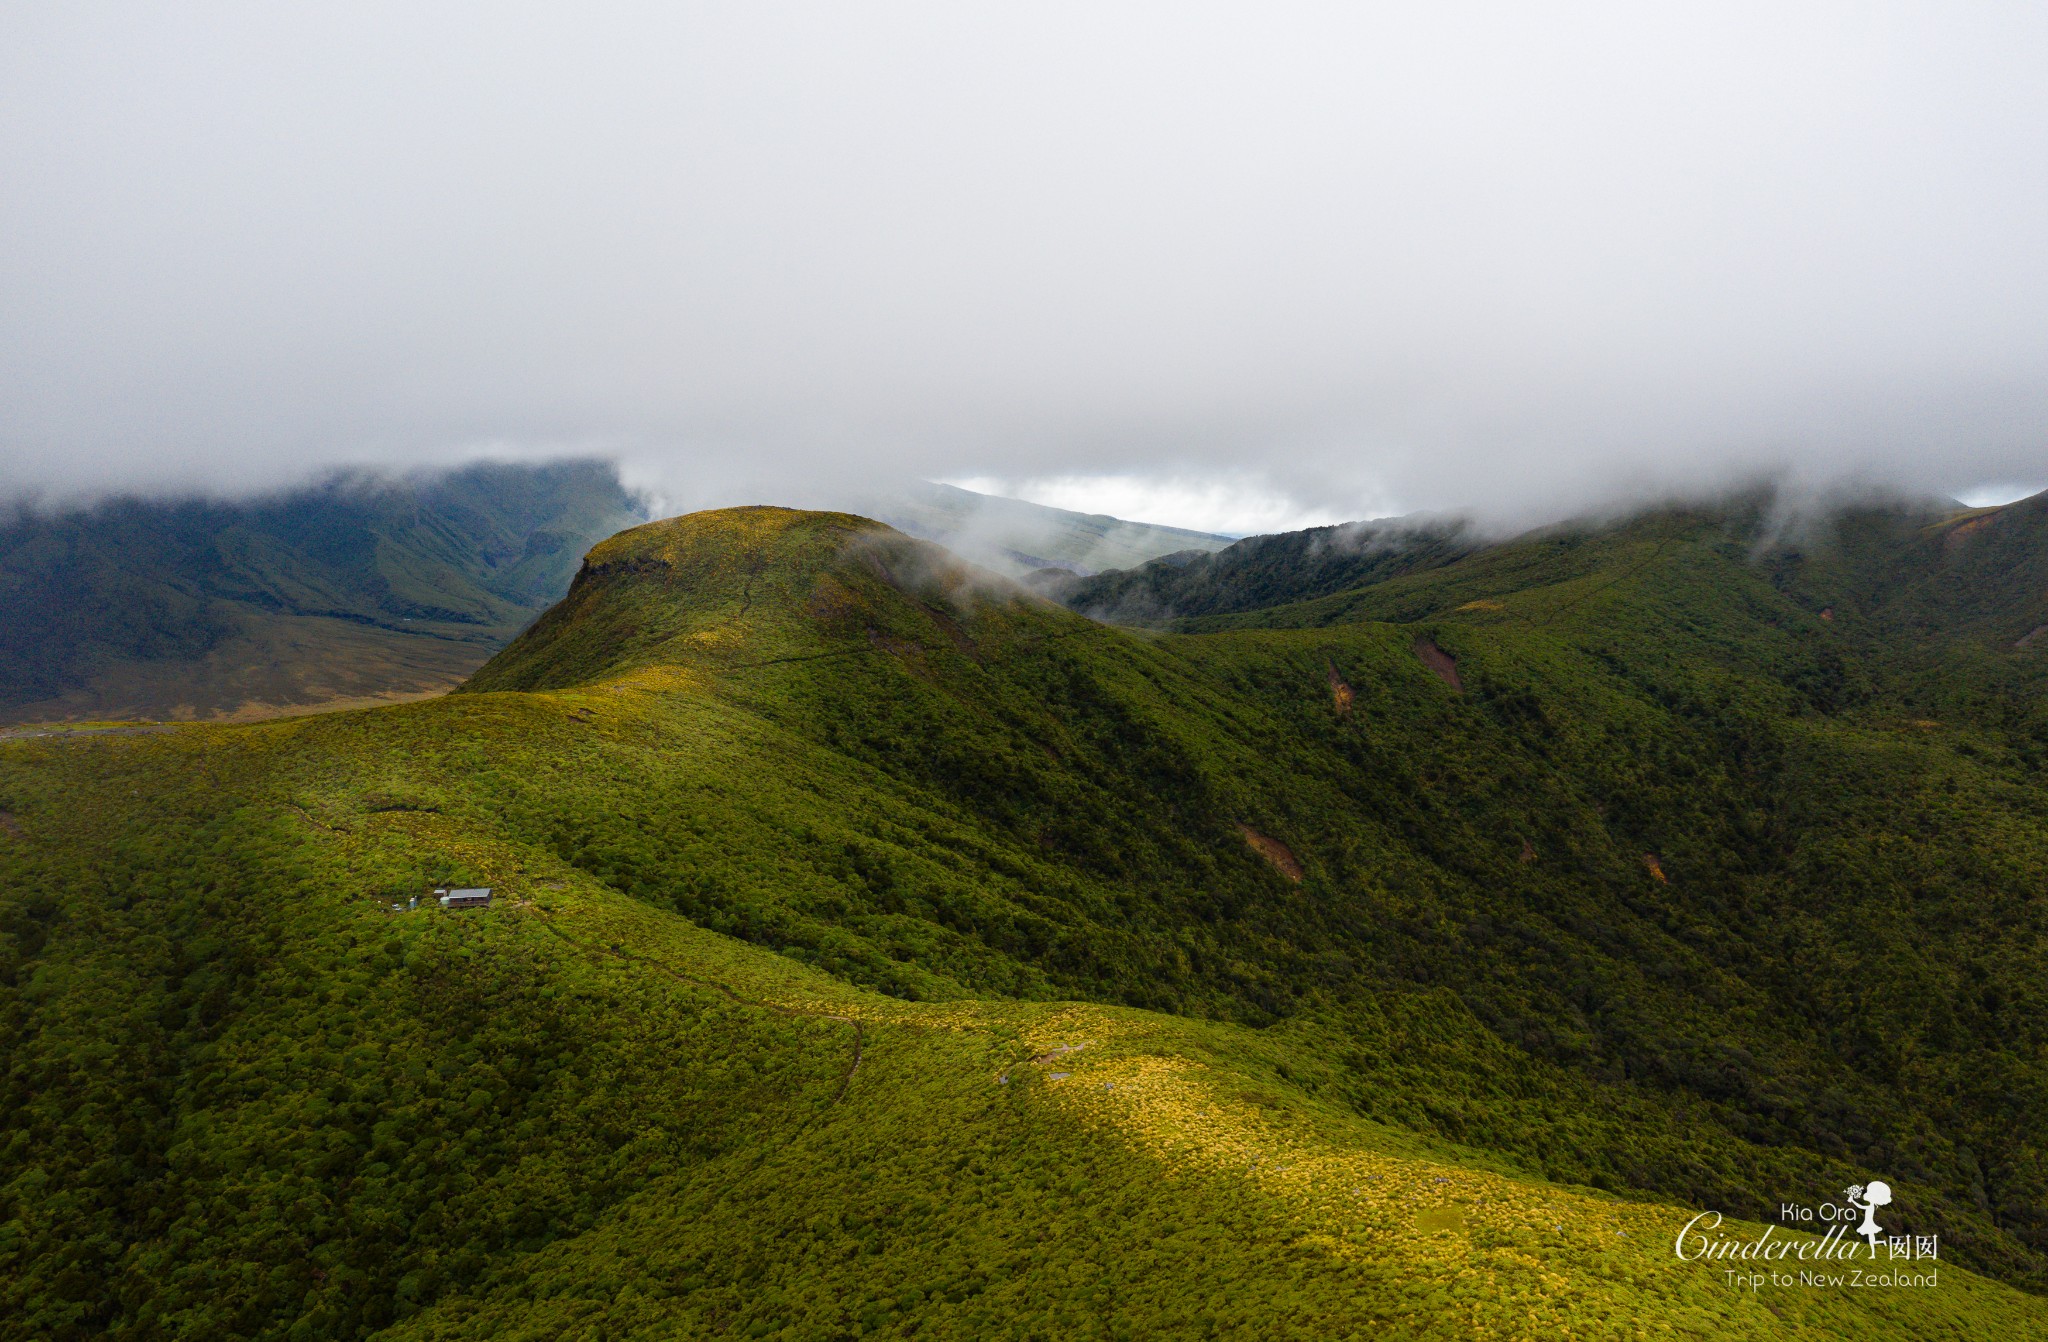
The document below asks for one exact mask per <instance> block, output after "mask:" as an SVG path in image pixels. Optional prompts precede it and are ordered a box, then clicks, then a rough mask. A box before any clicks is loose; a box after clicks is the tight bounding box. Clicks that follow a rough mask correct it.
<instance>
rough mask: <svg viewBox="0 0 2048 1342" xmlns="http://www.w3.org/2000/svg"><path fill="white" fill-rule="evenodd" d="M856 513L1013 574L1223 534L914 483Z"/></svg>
mask: <svg viewBox="0 0 2048 1342" xmlns="http://www.w3.org/2000/svg"><path fill="white" fill-rule="evenodd" d="M858 506H859V508H860V510H861V511H862V513H863V514H865V515H868V516H872V517H875V518H877V519H879V520H880V521H882V522H885V523H887V524H888V525H890V526H892V527H895V528H896V529H897V530H899V531H901V532H903V533H904V534H906V535H910V536H916V537H918V538H919V539H920V540H928V541H933V542H935V543H937V544H939V545H943V546H945V547H946V548H947V549H949V550H952V551H953V552H954V553H956V554H958V555H960V556H961V557H962V558H965V559H968V560H971V561H972V562H974V563H976V564H979V565H981V566H982V567H984V568H987V569H990V570H992V571H994V572H996V573H1001V574H1004V575H1006V576H1009V577H1012V578H1023V577H1028V576H1030V575H1032V574H1034V573H1060V572H1065V573H1072V574H1077V575H1082V576H1086V575H1088V574H1092V573H1095V572H1096V571H1097V570H1100V569H1117V568H1126V567H1130V566H1132V565H1137V564H1143V563H1144V562H1145V561H1147V560H1149V559H1155V558H1157V557H1158V556H1160V555H1167V554H1206V553H1208V552H1210V551H1214V550H1220V549H1223V548H1224V547H1226V546H1228V545H1230V544H1231V543H1232V542H1231V538H1230V537H1228V536H1216V535H1211V534H1210V533H1208V532H1206V531H1188V530H1185V529H1183V528H1181V527H1162V526H1155V525H1153V524H1151V523H1149V522H1127V521H1125V520H1123V519H1122V518H1118V517H1108V516H1105V515H1103V514H1100V513H1076V512H1069V511H1067V510H1066V509H1064V508H1048V507H1046V506H1044V505H1043V504H1037V503H1026V502H1025V501H1024V500H1022V499H1006V498H1001V497H998V496H996V495H992V494H977V493H975V492H974V491H972V490H967V489H960V488H957V487H955V486H953V485H942V484H935V483H929V482H920V483H918V484H914V485H911V486H908V487H906V488H903V489H898V490H895V491H891V492H888V493H878V494H876V495H875V496H873V497H871V498H867V499H864V500H859V501H858Z"/></svg>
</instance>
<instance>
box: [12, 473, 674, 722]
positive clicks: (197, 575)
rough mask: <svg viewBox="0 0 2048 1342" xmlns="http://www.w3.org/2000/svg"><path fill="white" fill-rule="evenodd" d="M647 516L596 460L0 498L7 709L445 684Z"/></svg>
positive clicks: (174, 709)
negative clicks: (82, 496)
mask: <svg viewBox="0 0 2048 1342" xmlns="http://www.w3.org/2000/svg"><path fill="white" fill-rule="evenodd" d="M642 516H644V513H642V512H641V511H640V508H639V505H638V503H637V501H636V500H634V499H633V498H632V497H631V496H629V495H628V494H627V493H626V491H625V490H624V489H623V488H622V487H621V486H620V484H619V481H618V477H617V475H616V473H615V472H614V470H613V469H612V467H611V466H609V465H608V464H604V463H598V462H563V463H553V464H548V465H541V466H521V465H504V464H483V465H477V466H472V467H468V468H464V469H462V470H458V471H453V472H448V473H445V474H441V475H431V476H423V477H419V478H409V479H402V480H401V479H386V478H380V477H354V478H342V479H337V480H334V481H330V482H328V483H326V484H323V485H321V486H318V487H315V488H310V489H304V490H299V491H295V492H289V493H284V494H279V495H276V496H272V497H267V498H261V499H256V500H250V501H243V502H223V501H210V500H197V499H194V500H186V501H162V500H141V499H120V500H112V501H109V502H105V503H102V504H99V505H97V506H94V507H91V508H77V509H68V510H64V509H55V510H53V509H41V508H31V507H25V506H17V507H16V508H15V509H14V510H13V511H12V513H11V515H7V516H5V517H0V721H22V720H35V719H39V718H47V719H56V720H66V719H71V720H76V719H91V718H120V717H152V718H170V717H186V718H190V717H202V718H204V717H213V716H224V715H227V714H231V713H233V712H235V711H236V710H238V709H241V708H243V707H244V705H249V706H251V707H252V708H253V709H277V708H282V707H289V706H294V705H301V704H309V703H320V702H323V701H326V700H330V699H344V698H348V697H351V696H354V695H377V694H381V693H402V692H405V691H412V690H421V689H427V690H444V689H447V688H448V687H449V686H451V685H453V684H454V683H455V682H456V681H458V680H460V679H461V678H462V677H464V676H466V675H467V674H469V672H471V671H473V670H475V669H476V667H477V666H479V665H481V664H482V662H483V661H484V660H485V659H486V658H487V657H489V655H490V654H491V652H492V651H494V650H495V649H497V648H498V647H500V646H502V645H503V643H504V642H505V640H506V639H508V638H510V637H511V636H512V635H513V634H514V633H516V632H518V630H519V628H520V627H521V626H522V625H524V624H525V623H526V622H527V621H529V620H531V619H532V618H533V617H534V616H535V615H536V614H538V613H539V612H540V611H541V610H543V609H545V608H546V607H547V605H548V604H549V603H551V602H552V601H554V600H555V598H557V597H559V596H560V595H561V594H562V592H563V590H564V589H565V588H566V587H567V586H568V583H569V579H570V578H571V577H572V576H573V575H574V573H575V571H576V566H577V563H578V562H579V561H580V560H581V558H582V555H583V552H584V551H585V550H586V549H588V548H589V546H590V545H591V544H592V543H593V542H595V541H597V540H599V539H601V538H603V537H604V536H607V535H610V534H611V533H612V532H613V531H616V530H617V529H618V528H619V527H621V526H624V525H626V524H627V523H629V522H632V521H635V520H638V518H640V517H642Z"/></svg>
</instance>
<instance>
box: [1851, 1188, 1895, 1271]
mask: <svg viewBox="0 0 2048 1342" xmlns="http://www.w3.org/2000/svg"><path fill="white" fill-rule="evenodd" d="M1844 1196H1845V1197H1847V1198H1848V1200H1849V1205H1850V1206H1851V1207H1855V1208H1857V1209H1859V1210H1860V1211H1862V1213H1863V1224H1862V1225H1860V1226H1857V1227H1856V1233H1857V1234H1859V1235H1861V1236H1863V1238H1864V1239H1866V1240H1869V1241H1870V1252H1871V1253H1872V1254H1873V1255H1874V1254H1876V1252H1877V1237H1878V1236H1879V1235H1882V1234H1883V1233H1884V1227H1883V1226H1881V1225H1879V1224H1878V1223H1877V1209H1878V1208H1879V1207H1888V1206H1890V1205H1891V1200H1892V1186H1891V1185H1890V1184H1888V1183H1886V1182H1885V1181H1884V1180H1882V1179H1872V1180H1871V1181H1870V1182H1869V1183H1867V1184H1850V1185H1849V1189H1848V1192H1847V1193H1846V1194H1844Z"/></svg>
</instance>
